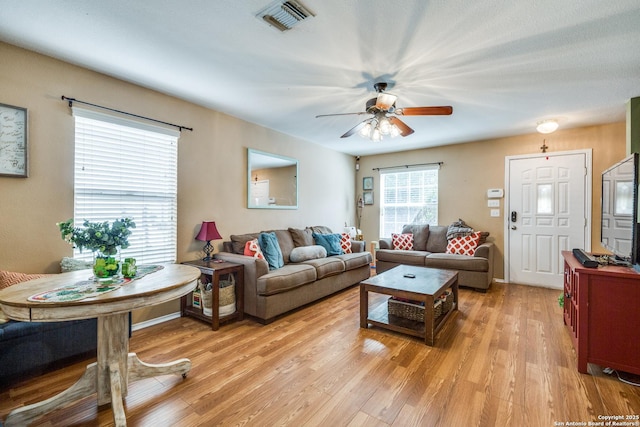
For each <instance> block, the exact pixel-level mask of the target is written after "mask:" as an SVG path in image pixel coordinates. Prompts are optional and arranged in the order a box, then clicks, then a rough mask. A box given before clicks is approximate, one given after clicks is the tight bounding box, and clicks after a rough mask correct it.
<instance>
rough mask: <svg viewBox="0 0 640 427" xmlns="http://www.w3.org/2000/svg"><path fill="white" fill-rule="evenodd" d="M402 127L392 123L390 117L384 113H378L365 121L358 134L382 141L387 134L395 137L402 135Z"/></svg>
mask: <svg viewBox="0 0 640 427" xmlns="http://www.w3.org/2000/svg"><path fill="white" fill-rule="evenodd" d="M400 133H401V132H400V129H399V128H398V126H396V125H395V124H393V123H391V121H390V120H389V118H388V117H387V116H386V115H385V114H384V113H382V114H377V115H376V116H375V117H373V118H371V119H369V120H367V121H365V122H363V126H362V128H361V129H360V131H359V132H358V134H359V135H360V136H361V137H363V138H369V139H370V140H372V141H376V142H377V141H381V140H382V139H383V138H384V137H385V136H388V137H390V138H395V137H396V136H398V135H400Z"/></svg>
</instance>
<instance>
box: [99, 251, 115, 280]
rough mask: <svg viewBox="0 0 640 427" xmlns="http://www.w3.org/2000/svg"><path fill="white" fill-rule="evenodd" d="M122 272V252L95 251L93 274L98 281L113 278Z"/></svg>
mask: <svg viewBox="0 0 640 427" xmlns="http://www.w3.org/2000/svg"><path fill="white" fill-rule="evenodd" d="M119 272H120V253H119V252H118V253H116V254H114V255H105V254H103V253H102V252H100V251H96V252H94V253H93V275H94V277H95V279H96V281H106V280H112V279H115V278H117V277H118V273H119Z"/></svg>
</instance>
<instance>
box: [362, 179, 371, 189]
mask: <svg viewBox="0 0 640 427" xmlns="http://www.w3.org/2000/svg"><path fill="white" fill-rule="evenodd" d="M362 189H363V190H373V177H372V176H365V177H364V178H362Z"/></svg>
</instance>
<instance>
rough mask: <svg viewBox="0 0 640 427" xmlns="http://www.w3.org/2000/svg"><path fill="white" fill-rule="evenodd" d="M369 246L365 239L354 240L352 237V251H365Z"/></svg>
mask: <svg viewBox="0 0 640 427" xmlns="http://www.w3.org/2000/svg"><path fill="white" fill-rule="evenodd" d="M366 247H367V242H365V241H364V240H353V239H351V252H354V253H356V252H364V251H365V250H366Z"/></svg>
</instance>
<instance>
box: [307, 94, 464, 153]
mask: <svg viewBox="0 0 640 427" xmlns="http://www.w3.org/2000/svg"><path fill="white" fill-rule="evenodd" d="M373 88H374V89H375V90H376V92H378V96H377V97H375V98H371V99H370V100H368V101H367V104H366V108H365V111H362V112H359V113H337V114H319V115H317V116H316V118H318V117H330V116H349V115H360V114H372V115H373V117H370V118H368V119H366V120H364V121H362V122H360V123H358V124H357V125H355V126H354V127H353V128H351V129H349V130H348V131H347V132H346V133H345V134H344V135H342V136H341V137H340V138H347V137H349V136H351V135H353V134H354V133H356V132H357V133H359V134H360V135H361V136H363V137H365V138H369V139H371V140H373V141H380V140H381V139H382V138H383V136H390V137H392V138H393V137H396V136H398V135H401V136H408V135H411V134H412V133H413V132H414V131H413V129H411V128H410V127H409V126H407V125H406V124H405V123H404V122H403V121H402V120H400V119H399V118H397V117H395V116H447V115H450V114H451V113H453V107H451V106H440V107H407V108H396V99H398V97H397V96H395V95H391V94H389V93H385V90H386V89H387V83H385V82H378V83H374V85H373Z"/></svg>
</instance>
